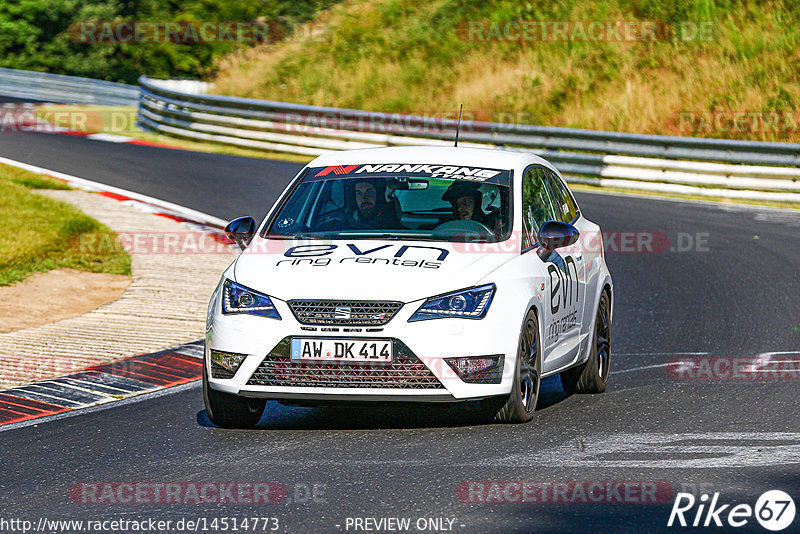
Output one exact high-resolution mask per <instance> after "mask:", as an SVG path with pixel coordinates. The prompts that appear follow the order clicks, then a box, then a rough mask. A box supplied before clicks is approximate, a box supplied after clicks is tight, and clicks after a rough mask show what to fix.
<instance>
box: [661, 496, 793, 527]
mask: <svg viewBox="0 0 800 534" xmlns="http://www.w3.org/2000/svg"><path fill="white" fill-rule="evenodd" d="M709 501H710V502H709ZM795 512H796V510H795V504H794V500H793V499H792V498H791V497H790V496H789V494H788V493H786V492H783V491H781V490H770V491H767V492H765V493H764V494H763V495H761V496H760V497H759V498H758V500H757V501H756V505H755V507H751V506H750V505H749V504H744V503H740V504H721V503H720V502H719V492H717V493H714V495H713V496H711V497H709V495H708V494H707V493H704V494H702V495H700V497H699V498H695V496H694V495H692V494H691V493H678V494H677V495H676V496H675V502H674V503H673V505H672V511H671V512H670V514H669V521H667V526H668V527H671V526H673V525H674V526H681V527H688V526H691V527H722V526H725V527H733V528H738V527H743V526H745V525H747V524H748V523H749V522H750V520H751V519H752V518H753V516H755V519H756V521H758V523H759V524H760V525H761V526H762V527H764V528H765V529H767V530H771V531H773V532H778V531H781V530H785V529H786V528H788V527H789V526H790V525H791V524H792V523H793V522H794V516H795Z"/></svg>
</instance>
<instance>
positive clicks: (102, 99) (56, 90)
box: [0, 68, 139, 106]
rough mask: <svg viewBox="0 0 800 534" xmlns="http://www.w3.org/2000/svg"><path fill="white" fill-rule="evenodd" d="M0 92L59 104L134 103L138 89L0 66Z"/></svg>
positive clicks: (119, 104)
mask: <svg viewBox="0 0 800 534" xmlns="http://www.w3.org/2000/svg"><path fill="white" fill-rule="evenodd" d="M0 95H4V96H11V97H15V98H23V99H33V100H37V101H41V102H55V103H61V104H86V105H102V106H135V105H136V104H138V102H139V88H138V87H136V86H133V85H126V84H123V83H114V82H106V81H103V80H94V79H92V78H80V77H77V76H63V75H61V74H48V73H45V72H33V71H28V70H16V69H5V68H0Z"/></svg>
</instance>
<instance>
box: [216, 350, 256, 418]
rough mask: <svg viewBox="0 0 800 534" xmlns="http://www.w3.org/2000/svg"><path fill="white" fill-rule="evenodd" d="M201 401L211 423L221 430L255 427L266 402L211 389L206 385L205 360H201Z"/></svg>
mask: <svg viewBox="0 0 800 534" xmlns="http://www.w3.org/2000/svg"><path fill="white" fill-rule="evenodd" d="M203 401H204V402H205V405H206V413H207V414H208V418H209V419H211V422H212V423H214V424H215V425H217V426H219V427H222V428H252V427H254V426H256V423H258V420H259V419H261V414H263V413H264V406H266V404H267V401H266V400H264V399H250V398H247V397H240V396H238V395H232V394H230V393H225V392H223V391H217V390H215V389H212V388H211V386H210V385H209V384H208V372H207V371H206V363H205V358H204V359H203Z"/></svg>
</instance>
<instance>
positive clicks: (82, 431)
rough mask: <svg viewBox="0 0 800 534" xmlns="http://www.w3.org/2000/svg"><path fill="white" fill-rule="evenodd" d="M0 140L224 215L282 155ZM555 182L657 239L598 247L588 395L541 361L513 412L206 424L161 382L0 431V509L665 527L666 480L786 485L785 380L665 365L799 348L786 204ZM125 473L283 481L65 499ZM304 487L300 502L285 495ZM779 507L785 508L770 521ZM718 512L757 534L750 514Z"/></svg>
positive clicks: (751, 490)
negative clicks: (601, 305) (660, 490)
mask: <svg viewBox="0 0 800 534" xmlns="http://www.w3.org/2000/svg"><path fill="white" fill-rule="evenodd" d="M0 156H3V157H7V158H11V159H16V160H19V161H24V162H27V163H31V164H34V165H39V166H43V167H46V168H50V169H53V170H57V171H61V172H66V173H71V174H75V175H77V176H80V177H83V178H88V179H92V180H96V181H99V182H103V183H106V184H109V185H114V186H117V187H122V188H125V189H129V190H133V191H136V192H139V193H143V194H147V195H151V196H153V197H156V198H160V199H163V200H167V201H170V202H175V203H178V204H182V205H184V206H187V207H190V208H194V209H197V210H200V211H204V212H206V213H209V214H212V215H215V216H217V217H221V218H225V219H229V218H233V217H235V216H239V215H245V214H250V215H253V216H255V217H257V218H260V217H262V216H263V215H264V213H265V212H266V209H267V207H268V206H269V204H270V203H271V201H272V200H273V199H274V198H275V196H276V194H277V193H278V192H280V190H282V188H283V187H284V186H285V184H286V183H288V181H289V180H290V179H291V178H292V176H293V175H294V173H295V172H296V171H297V170H298V169H299V168H300V165H299V164H296V163H287V162H279V161H270V160H256V159H248V158H241V157H234V156H222V155H211V154H200V153H194V152H185V151H177V150H168V149H161V148H154V147H147V146H135V145H115V144H112V143H103V142H99V141H91V140H87V139H82V138H76V137H69V136H60V135H42V134H5V135H0ZM577 197H578V202H579V204H580V206H581V208H582V210H583V212H584V214H585V215H586V216H587V217H588V218H590V219H591V220H593V221H596V222H598V223H599V224H600V225H601V226H602V227H603V229H604V231H606V232H611V233H612V234H613V233H614V232H628V233H630V232H645V233H647V234H645V235H652V236H655V237H656V241H658V242H659V243H663V242H664V239H667V240H668V246H667V247H664V250H663V251H660V252H652V253H648V252H627V253H622V252H613V251H612V250H609V252H608V253H607V254H606V260H607V262H608V264H609V267H610V269H611V272H612V275H613V276H614V281H615V291H616V293H615V303H614V308H615V309H614V314H615V316H614V329H613V353H612V376H611V379H610V383H609V388H608V390H607V391H606V393H604V394H602V395H595V396H585V395H575V396H567V395H566V394H565V393H564V392H563V391H562V389H561V387H560V385H559V381H558V378H557V377H553V378H550V379H547V380H545V381H544V382H543V394H542V397H541V398H540V401H539V412H538V413H537V415H536V417H535V418H534V420H533V421H532V422H531V423H529V424H526V425H516V426H500V425H493V424H484V423H482V422H480V421H479V420H477V419H476V417H475V414H474V413H472V412H470V411H469V410H464V409H456V408H451V407H442V406H438V407H437V406H434V407H371V408H358V409H352V408H347V409H346V408H336V409H335V408H313V409H312V408H290V407H285V406H282V405H280V404H277V403H268V405H267V410H266V412H265V414H264V417H263V418H262V420H261V422H260V423H259V427H258V428H257V429H255V430H247V431H244V430H222V429H218V428H215V427H214V426H213V425H212V424H211V423H210V422H209V421H208V418H207V417H206V414H205V411H204V409H203V401H202V397H201V392H200V388H199V387H198V386H197V385H196V386H192V387H188V388H181V389H180V390H178V391H176V392H174V393H171V394H166V395H161V396H157V397H152V398H145V399H142V400H141V401H140V402H133V403H124V404H119V405H117V406H112V407H110V408H107V409H103V410H99V411H94V412H92V413H86V414H81V415H77V416H73V417H68V418H64V419H59V420H54V421H49V422H45V423H42V424H39V425H38V426H29V427H24V428H16V429H11V430H7V431H0V447H1V448H2V451H3V453H2V454H3V466H4V468H3V473H2V475H0V503H2V504H0V510H2V517H4V518H9V517H14V518H25V519H30V520H33V521H36V520H37V519H38V518H40V517H43V516H45V517H47V518H49V519H83V520H88V519H93V520H94V519H116V518H121V517H124V518H151V517H152V518H160V519H170V520H173V521H176V520H178V519H181V518H190V519H191V518H198V517H207V518H209V520H210V519H211V518H214V517H244V516H250V517H252V516H260V517H265V516H270V517H277V518H279V520H280V531H286V532H357V531H361V532H364V531H365V530H356V529H354V526H353V524H352V523H350V527H349V528H347V527H348V519H347V518H364V517H372V518H381V517H408V518H411V519H412V531H417V530H416V529H414V528H413V526H414V522H415V521H416V520H417V518H440V517H441V518H448V519H454V521H453V523H452V530H453V531H456V532H599V531H611V532H651V531H656V532H668V531H672V530H679V529H675V528H671V529H670V528H667V527H666V524H667V519H668V517H669V512H670V509H671V507H672V501H673V498H672V497H673V495H674V492H677V491H681V490H684V489H686V490H693V489H697V490H700V489H702V490H703V491H705V492H706V493H714V492H719V493H720V497H719V499H720V503H731V504H738V503H748V504H750V505H751V506H752V505H753V504H755V502H756V499H757V498H758V496H759V495H761V494H762V493H763V492H764V491H766V490H769V489H781V490H783V491H786V492H787V493H789V494H790V495H791V496H793V497H794V499H795V502H797V503H798V504H800V417H798V391H799V390H798V384H800V382H798V381H797V380H796V379H794V380H793V379H787V378H786V377H784V378H778V379H769V380H731V379H719V380H697V379H695V380H692V379H676V378H674V377H673V376H672V375H671V374H670V373H668V372H667V369H668V368H667V367H665V364H667V363H669V362H670V361H674V359H675V358H679V357H683V356H687V357H704V356H712V357H725V358H732V357H753V356H756V355H759V354H763V353H767V352H781V351H788V352H791V351H798V349H800V299H798V295H800V282H799V281H798V278H799V277H798V273H800V213H792V212H788V211H780V210H770V209H763V208H756V209H751V208H742V207H733V206H725V205H719V204H708V203H688V202H673V201H666V200H652V199H645V198H634V197H622V196H613V195H598V194H587V193H579V194H578V195H577ZM617 238H618V239H621V234H618V235H617ZM690 240H691V242H692V246H689V241H690ZM698 241H699V243H700V245H699V246H698ZM607 245H609V246H612V245H611V244H610V243H607ZM619 245H620V243H616V247H617V248H619ZM682 248H687V249H688V250H684V251H682V250H681V249H682ZM687 353H696V354H687ZM785 357H790V358H792V357H793V358H794V359H798V358H800V353H798V352H795V353H794V354H793V355H792V354H789V355H788V356H786V355H785ZM796 378H797V377H796ZM129 481H148V482H164V483H172V482H202V481H238V482H263V481H277V482H279V483H281V484H283V486H285V487H286V488H287V491H288V499H287V500H286V501H284V502H283V503H280V504H272V505H260V506H258V507H254V506H252V505H222V506H218V505H202V504H200V505H198V504H185V505H175V504H138V505H131V504H128V505H109V504H102V505H101V504H91V503H89V504H86V503H81V502H77V503H76V502H74V501H73V500H72V499H71V498H70V496H69V489H70V487H71V486H73V485H74V484H77V483H102V482H129ZM466 481H540V482H544V483H548V482H549V483H557V482H569V481H654V482H657V483H658V484H659V485H660V486H659V487H663V486H664V484H666V487H668V488H671V492H672V493H670V495H669V496H668V498H666V499H663V501H664V502H660V503H655V504H653V503H649V504H640V503H634V502H626V503H611V504H609V503H605V502H598V503H581V502H566V503H565V502H558V503H553V502H544V503H543V502H527V503H520V502H500V503H498V502H492V503H474V502H470V503H465V502H462V500H460V498H459V497H463V495H462V494H460V493H458V492H457V488H459V487H463V483H465V482H466ZM314 485H317V488H318V495H317V499H316V502H314V499H307V498H305V493H306V492H305V489H306V488H308V487H313V486H314ZM460 485H462V486H460ZM485 487H487V488H489V487H490V486H489V485H488V484H487V485H486V486H485ZM501 487H505V488H508V487H510V486H501ZM509 495H511V496H512V498H513V495H512V494H509ZM495 497H496V495H495ZM612 497H613V495H612ZM495 500H497V499H495ZM551 500H552V499H551ZM573 500H574V499H573ZM577 500H579V498H578V499H577ZM562 501H563V499H562ZM695 511H696V507H695V508H693V509H692V511H691V514H687V519H689V520H691V519H693V518H694V513H695ZM725 515H726V514H722V516H721V517H722V518H723V519H724V518H725ZM446 524H447V523H446V522H445V525H446ZM798 525H800V518H798V519H795V522H794V523H793V525H792V527H790V529H789V530H787V531H786V532H789V531H792V530H791V529H792V528H793V529H794V531H795V532H797V531H798V530H800V526H798ZM685 530H691V531H697V530H702V529H700V528H694V529H685ZM713 530H715V531H723V530H729V528H725V529H720V528H716V529H713ZM428 531H432V530H428ZM735 531H737V532H749V531H753V532H766V530H764V529H763V528H762V527H761V526H759V525H758V523H756V521H755V519H753V518H750V520H749V521H748V523H747V525H746V526H745V527H743V528H738V529H735Z"/></svg>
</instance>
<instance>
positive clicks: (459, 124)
mask: <svg viewBox="0 0 800 534" xmlns="http://www.w3.org/2000/svg"><path fill="white" fill-rule="evenodd" d="M463 107H464V104H459V105H458V122H457V123H456V142H455V144H454V145H453V146H458V131H459V130H460V129H461V109H462V108H463Z"/></svg>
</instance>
